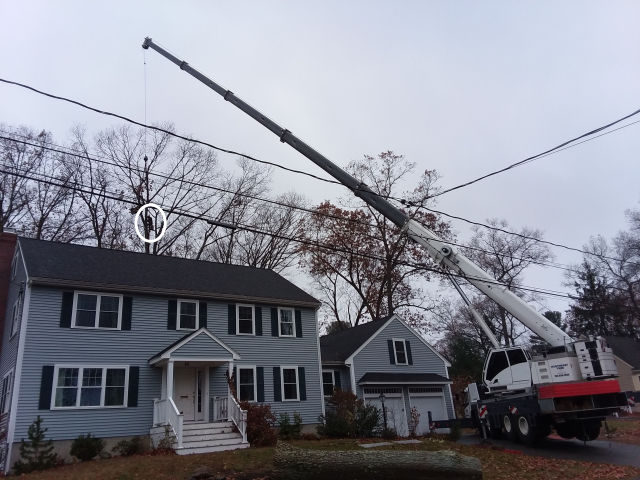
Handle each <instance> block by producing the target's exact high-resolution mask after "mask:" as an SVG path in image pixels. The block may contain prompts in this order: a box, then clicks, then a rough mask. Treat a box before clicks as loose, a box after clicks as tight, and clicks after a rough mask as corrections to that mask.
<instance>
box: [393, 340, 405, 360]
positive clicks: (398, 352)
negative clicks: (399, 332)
mask: <svg viewBox="0 0 640 480" xmlns="http://www.w3.org/2000/svg"><path fill="white" fill-rule="evenodd" d="M393 352H394V353H395V356H396V365H408V362H407V346H406V345H405V341H404V339H403V338H394V339H393Z"/></svg>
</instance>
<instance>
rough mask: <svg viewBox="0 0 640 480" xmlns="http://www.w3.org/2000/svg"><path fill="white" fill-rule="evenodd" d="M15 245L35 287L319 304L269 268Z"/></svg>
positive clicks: (28, 242) (38, 243) (35, 243)
mask: <svg viewBox="0 0 640 480" xmlns="http://www.w3.org/2000/svg"><path fill="white" fill-rule="evenodd" d="M19 243H20V247H21V249H22V253H23V256H24V260H25V263H26V266H27V272H28V274H29V278H30V279H31V280H32V281H33V283H36V284H45V285H55V286H72V287H84V288H96V289H110V290H120V291H128V292H145V293H152V294H170V295H177V296H180V295H184V296H190V297H201V298H216V299H221V300H232V301H252V302H261V301H262V302H265V303H269V302H277V303H285V304H290V305H299V306H307V307H313V308H316V307H318V306H319V305H320V302H319V301H318V300H316V299H315V298H314V297H312V296H311V295H309V294H308V293H306V292H305V291H303V290H302V289H300V288H298V287H297V286H295V285H294V284H293V283H291V282H290V281H288V280H287V279H285V278H284V277H282V276H281V275H279V274H277V273H276V272H274V271H273V270H268V269H263V268H255V267H247V266H241V265H229V264H226V263H215V262H207V261H203V260H189V259H184V258H177V257H167V256H159V255H148V254H144V253H135V252H127V251H122V250H109V249H102V248H96V247H88V246H85V245H75V244H71V243H56V242H47V241H43V240H34V239H31V238H24V237H21V238H20V239H19Z"/></svg>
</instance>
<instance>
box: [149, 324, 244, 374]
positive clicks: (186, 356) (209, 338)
mask: <svg viewBox="0 0 640 480" xmlns="http://www.w3.org/2000/svg"><path fill="white" fill-rule="evenodd" d="M239 358H240V355H238V354H237V353H236V352H235V351H234V350H233V349H231V348H230V347H228V346H227V345H225V343H224V342H222V341H221V340H220V339H219V338H217V337H216V336H215V335H213V334H212V333H211V332H210V331H209V330H207V329H206V328H204V327H203V328H200V329H199V330H196V331H195V332H190V333H188V334H186V335H185V336H184V337H182V338H180V339H178V340H177V341H175V342H173V343H172V344H171V345H169V346H168V347H166V348H165V349H164V350H162V351H161V352H159V353H157V354H155V355H154V356H153V357H151V358H150V359H149V364H150V365H155V364H157V363H159V362H161V361H163V360H169V359H172V360H189V361H231V360H237V359H239Z"/></svg>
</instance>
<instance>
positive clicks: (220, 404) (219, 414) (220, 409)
mask: <svg viewBox="0 0 640 480" xmlns="http://www.w3.org/2000/svg"><path fill="white" fill-rule="evenodd" d="M212 400H213V421H214V422H219V421H220V420H228V419H229V414H228V409H227V403H228V399H227V397H213V399H212Z"/></svg>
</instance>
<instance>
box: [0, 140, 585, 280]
mask: <svg viewBox="0 0 640 480" xmlns="http://www.w3.org/2000/svg"><path fill="white" fill-rule="evenodd" d="M0 133H5V134H9V135H14V136H17V137H22V138H28V137H27V136H24V135H20V134H17V133H14V132H7V131H4V130H0ZM0 139H3V140H8V141H12V142H17V143H21V144H24V145H29V146H32V147H34V148H42V149H45V150H49V151H52V152H56V153H61V154H64V155H70V156H74V157H77V158H81V159H85V160H89V161H95V162H97V163H102V164H105V165H110V166H114V167H119V168H121V167H122V165H119V164H117V163H115V162H111V161H108V160H105V159H104V158H101V157H98V156H96V155H95V154H91V155H89V154H88V153H87V152H81V151H78V150H73V149H71V148H69V147H65V146H61V145H57V144H54V143H51V142H42V143H46V144H47V145H53V147H55V148H53V147H45V146H43V145H42V144H36V143H30V142H28V141H27V140H17V139H14V138H10V137H5V136H2V135H0ZM127 168H129V169H130V170H134V171H137V172H144V173H148V174H149V175H153V176H157V177H159V178H163V179H168V180H177V179H175V178H174V177H171V176H170V175H167V174H165V173H159V172H156V171H154V170H151V169H146V170H145V169H141V168H139V167H134V166H128V167H127ZM181 182H182V183H185V184H189V185H193V186H198V187H202V188H208V189H212V190H214V191H220V192H223V193H225V194H230V195H237V196H241V197H246V198H250V199H253V200H256V201H260V202H265V203H270V204H273V205H276V206H278V207H279V208H283V209H292V210H299V211H304V212H307V213H309V214H311V215H319V216H323V217H327V218H332V219H335V220H340V221H343V222H347V223H355V224H358V225H363V226H366V227H375V225H374V224H371V223H368V222H363V221H360V220H357V219H351V218H344V217H340V216H338V215H333V214H330V213H326V212H320V211H318V210H317V209H311V208H306V207H300V206H296V205H290V204H286V203H283V202H279V201H276V200H272V199H268V198H264V197H260V196H257V195H251V194H246V193H241V192H236V191H233V190H228V189H224V188H221V187H214V186H212V185H207V184H203V183H199V182H194V181H191V180H183V179H181ZM365 235H367V236H368V237H370V238H373V239H375V240H378V241H381V240H382V239H381V238H379V237H376V236H375V235H370V234H368V233H365ZM427 240H428V239H427ZM441 241H442V243H446V244H448V245H452V246H458V247H462V248H466V249H469V250H473V251H480V252H484V253H487V254H495V252H491V251H489V250H485V249H482V248H478V247H473V246H470V245H465V244H461V243H456V242H453V241H451V240H441ZM505 256H506V255H505ZM508 257H509V258H512V259H514V260H522V261H527V262H530V263H533V264H536V265H540V266H546V267H551V268H558V269H561V270H566V271H570V272H575V270H574V269H572V268H570V266H569V265H564V264H560V263H548V262H540V261H533V260H530V259H525V258H522V257H516V256H512V255H509V256H508Z"/></svg>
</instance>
